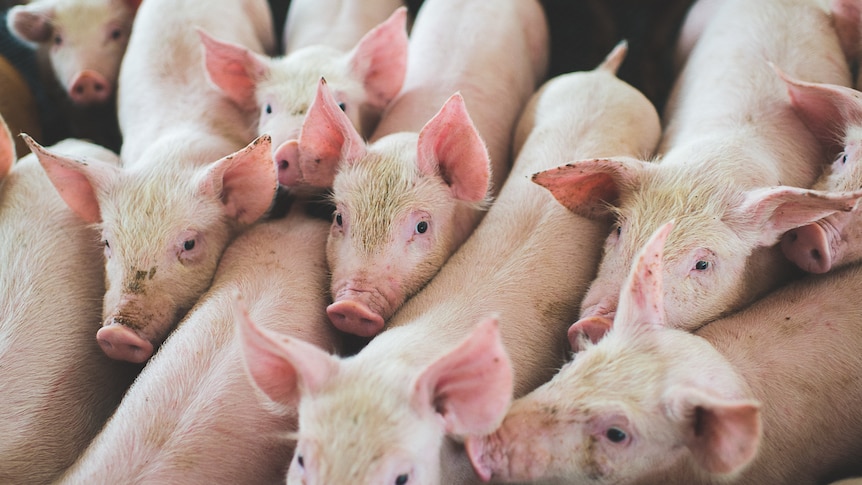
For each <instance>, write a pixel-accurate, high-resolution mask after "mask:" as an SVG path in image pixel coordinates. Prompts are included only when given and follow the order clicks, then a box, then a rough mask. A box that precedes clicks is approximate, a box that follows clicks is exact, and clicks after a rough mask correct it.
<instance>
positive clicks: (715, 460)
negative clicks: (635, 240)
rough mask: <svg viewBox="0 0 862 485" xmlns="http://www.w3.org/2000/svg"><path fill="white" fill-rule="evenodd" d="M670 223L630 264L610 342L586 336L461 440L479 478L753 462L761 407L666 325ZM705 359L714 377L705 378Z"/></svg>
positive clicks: (642, 474) (606, 479)
mask: <svg viewBox="0 0 862 485" xmlns="http://www.w3.org/2000/svg"><path fill="white" fill-rule="evenodd" d="M671 227H672V224H671V223H668V224H665V225H664V226H662V227H661V228H659V230H658V231H657V232H656V233H655V234H654V235H653V237H652V238H651V239H650V241H649V242H648V243H647V245H646V246H645V247H644V248H643V250H642V251H641V252H640V253H639V255H638V257H637V258H636V262H635V264H634V266H633V267H632V270H631V272H630V274H629V277H628V279H627V281H626V283H625V284H624V286H623V290H622V293H621V294H620V297H619V300H620V302H619V310H618V311H617V314H616V316H615V319H614V323H613V328H612V329H611V330H610V331H608V333H607V335H606V336H605V337H604V338H603V339H602V340H601V341H600V342H599V343H597V344H592V343H591V342H590V341H589V340H588V339H584V340H583V347H582V350H581V351H580V352H578V353H577V354H576V355H575V358H574V360H573V361H572V362H570V363H568V364H566V365H565V366H564V367H563V368H562V369H561V370H560V372H559V373H558V374H557V375H556V376H555V377H554V378H553V379H552V380H551V381H549V382H548V383H546V384H544V385H543V386H541V387H539V388H537V389H536V390H534V391H533V392H531V393H530V394H528V395H526V396H524V397H522V398H520V399H518V400H516V401H515V402H514V403H513V404H512V406H511V408H510V410H509V412H508V414H507V415H506V418H505V419H504V421H503V424H502V425H501V426H500V428H498V429H497V430H496V431H495V432H493V433H491V434H488V435H484V436H470V437H468V438H467V440H466V449H467V453H468V454H469V456H470V459H471V462H472V463H473V465H474V468H475V469H476V471H477V473H478V474H479V476H480V477H481V478H482V479H484V480H486V481H487V480H490V479H494V480H496V481H502V482H509V481H532V480H543V479H557V480H563V481H565V482H566V483H580V482H585V483H586V482H590V483H599V484H603V483H607V484H610V483H634V482H638V481H639V480H641V481H642V480H643V479H644V478H646V477H649V476H653V474H655V473H659V474H660V473H661V472H662V471H663V470H664V469H666V468H668V467H670V466H671V465H673V463H674V462H676V461H679V460H681V459H684V455H689V456H690V457H691V458H693V461H694V463H696V464H697V466H698V467H699V468H700V470H701V471H702V472H703V473H705V474H714V475H721V476H725V477H727V476H733V475H734V474H736V473H738V472H739V471H740V470H742V469H743V468H744V467H745V466H746V465H747V464H748V463H749V462H750V461H751V460H752V458H753V457H754V455H755V453H756V451H757V447H758V444H759V439H760V420H759V405H758V404H757V403H756V402H754V401H751V400H748V399H741V398H738V397H735V396H738V395H741V394H743V393H744V392H745V386H744V384H742V383H741V382H740V380H739V378H738V376H736V374H735V373H734V372H733V370H732V368H730V366H729V364H728V363H727V362H726V361H724V360H723V358H722V357H721V356H720V355H719V354H718V353H717V352H716V351H715V350H714V349H713V348H712V347H711V346H710V345H709V344H708V343H707V342H705V341H703V340H702V339H700V338H699V337H696V336H694V335H691V334H689V333H686V332H682V331H678V330H674V329H669V328H667V327H666V325H665V318H664V311H663V306H662V300H663V293H664V291H663V289H662V281H661V279H662V269H661V264H662V259H663V255H662V252H663V250H662V247H663V244H664V242H665V240H666V238H667V235H668V233H669V232H670V230H671ZM701 363H702V364H703V365H704V366H705V367H704V369H707V368H708V369H711V370H712V372H711V375H712V376H716V375H719V376H721V377H720V378H714V379H713V380H711V381H705V380H704V379H702V378H701V375H702V372H704V371H703V370H702V369H700V368H699V367H698V366H699V365H701ZM715 369H720V371H718V372H716V371H715ZM669 376H670V377H669ZM666 383H670V384H666Z"/></svg>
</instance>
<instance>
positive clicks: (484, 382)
mask: <svg viewBox="0 0 862 485" xmlns="http://www.w3.org/2000/svg"><path fill="white" fill-rule="evenodd" d="M498 326H499V324H498V322H497V319H496V318H493V317H489V318H486V319H484V320H482V321H481V322H479V324H478V325H477V326H476V328H475V329H474V330H473V332H472V333H471V334H470V335H469V336H468V337H467V338H466V339H465V340H464V341H463V342H461V344H460V345H458V346H457V347H455V348H454V349H453V350H452V351H450V352H449V353H447V354H445V355H443V356H442V357H440V358H439V359H437V361H436V362H434V363H432V364H431V365H429V366H428V367H427V368H425V370H424V371H423V372H422V374H420V375H419V377H418V378H417V379H416V381H415V383H414V394H413V405H414V408H415V409H417V410H420V412H424V411H425V410H427V409H428V408H429V407H431V408H433V410H434V411H435V412H437V413H438V414H440V415H441V416H442V417H443V420H444V421H445V423H446V431H447V432H448V433H451V434H456V435H468V434H472V435H477V434H478V435H482V434H487V433H489V432H491V431H493V430H494V429H495V428H496V427H497V426H498V425H499V424H500V422H501V421H502V419H503V417H504V416H505V414H506V410H507V409H508V406H509V403H510V402H511V399H512V390H513V384H512V366H511V363H510V361H509V356H508V354H507V353H506V350H505V348H504V347H503V342H502V340H501V338H500V331H499V328H498Z"/></svg>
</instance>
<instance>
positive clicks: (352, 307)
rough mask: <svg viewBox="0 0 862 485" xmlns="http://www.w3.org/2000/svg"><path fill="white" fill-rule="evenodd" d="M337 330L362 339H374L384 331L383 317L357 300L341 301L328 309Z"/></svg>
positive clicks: (327, 311)
mask: <svg viewBox="0 0 862 485" xmlns="http://www.w3.org/2000/svg"><path fill="white" fill-rule="evenodd" d="M326 314H327V315H329V319H330V320H331V321H332V324H333V325H335V328H337V329H339V330H341V331H342V332H347V333H351V334H354V335H358V336H360V337H373V336H375V335H377V334H378V333H380V332H381V331H382V330H383V325H384V322H383V317H381V316H380V315H379V314H378V313H376V312H375V311H373V310H371V308H369V307H368V305H366V304H365V303H362V302H361V301H357V300H339V301H336V302H335V303H333V304H331V305H329V306H328V307H326Z"/></svg>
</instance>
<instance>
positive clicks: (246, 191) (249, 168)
mask: <svg viewBox="0 0 862 485" xmlns="http://www.w3.org/2000/svg"><path fill="white" fill-rule="evenodd" d="M271 144H272V142H271V140H270V137H269V135H261V136H259V137H258V138H256V139H255V140H254V141H252V142H251V143H249V144H248V146H246V147H245V148H243V149H241V150H239V151H238V152H235V153H232V154H230V155H228V156H226V157H224V158H222V159H221V160H217V161H215V162H213V163H212V164H210V165H209V166H208V167H207V169H206V173H205V175H204V179H203V181H202V182H201V185H200V192H201V193H202V194H207V195H210V196H213V197H219V198H221V201H222V204H224V209H225V213H226V214H227V215H228V216H229V217H231V218H233V219H235V220H236V221H237V222H239V223H240V224H251V223H253V222H255V221H257V220H258V219H260V218H261V217H262V216H263V215H264V214H265V213H266V211H268V210H269V207H270V206H271V205H272V201H273V200H274V199H275V193H276V190H277V189H278V176H277V175H276V171H275V164H274V163H273V162H272V153H271V150H270V146H271Z"/></svg>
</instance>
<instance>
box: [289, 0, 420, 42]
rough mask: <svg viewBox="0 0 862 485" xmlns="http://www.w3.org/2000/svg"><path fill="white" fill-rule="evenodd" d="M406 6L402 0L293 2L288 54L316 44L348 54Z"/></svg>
mask: <svg viewBox="0 0 862 485" xmlns="http://www.w3.org/2000/svg"><path fill="white" fill-rule="evenodd" d="M403 6H404V2H403V1H402V0H291V2H290V6H289V7H288V10H287V19H286V20H285V24H284V43H283V45H284V53H285V54H287V55H289V54H290V53H292V52H295V51H297V50H299V49H303V48H305V47H308V46H312V45H327V46H330V47H333V48H335V49H338V50H340V51H343V52H347V51H349V50H350V49H352V48H353V46H354V45H356V42H357V41H359V39H360V38H362V36H363V35H365V34H366V33H367V32H368V31H370V30H371V29H373V28H374V27H375V26H377V25H378V24H380V23H381V22H383V21H384V20H386V18H387V17H389V16H390V15H391V14H392V12H394V11H395V10H396V9H397V8H399V7H403Z"/></svg>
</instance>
